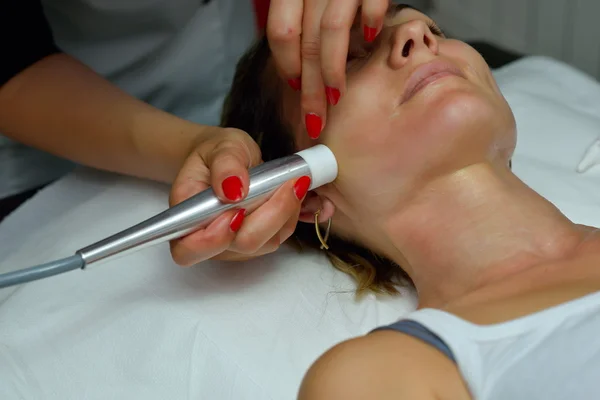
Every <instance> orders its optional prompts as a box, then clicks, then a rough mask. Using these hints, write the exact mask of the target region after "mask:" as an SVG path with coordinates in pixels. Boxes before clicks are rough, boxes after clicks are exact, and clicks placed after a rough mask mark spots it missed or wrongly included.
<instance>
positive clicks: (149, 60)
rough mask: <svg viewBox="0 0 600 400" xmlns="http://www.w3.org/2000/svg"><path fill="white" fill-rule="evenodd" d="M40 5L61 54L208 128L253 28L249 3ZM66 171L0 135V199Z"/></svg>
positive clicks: (72, 0) (68, 1) (126, 0)
mask: <svg viewBox="0 0 600 400" xmlns="http://www.w3.org/2000/svg"><path fill="white" fill-rule="evenodd" d="M42 4H43V7H44V14H45V15H46V18H47V19H48V22H49V24H50V27H51V29H52V33H53V35H54V40H55V42H56V44H57V46H58V47H59V48H60V49H61V50H63V51H64V52H65V53H67V54H69V55H71V56H73V57H75V58H77V59H79V60H80V61H82V62H83V63H84V64H86V65H88V66H89V67H91V68H92V69H93V70H95V71H96V72H97V73H99V74H100V75H102V76H104V77H105V78H107V79H108V80H110V81H111V82H113V83H114V84H115V85H117V86H119V87H120V88H122V89H124V90H125V91H126V92H128V93H130V94H132V95H133V96H135V97H137V98H139V99H141V100H144V101H146V102H148V103H150V104H152V105H154V106H156V107H158V108H161V109H163V110H166V111H168V112H170V113H173V114H175V115H177V116H180V117H182V118H185V119H188V120H191V121H194V122H197V123H201V124H207V125H216V124H218V122H219V115H220V111H221V107H222V104H223V100H224V97H225V95H226V93H227V91H228V89H229V86H230V84H231V81H232V79H233V74H234V70H235V64H236V62H237V60H238V59H239V57H240V56H241V55H242V54H243V53H244V51H245V50H246V49H247V48H248V47H249V46H250V44H251V43H252V41H253V40H254V39H255V38H256V32H257V29H256V22H255V21H256V19H255V13H254V8H253V4H252V2H251V1H250V0H210V1H207V0H42ZM57 96H60V93H57ZM40 134H44V132H40ZM71 168H72V164H70V163H68V162H66V161H64V160H60V159H57V158H55V157H52V156H50V155H48V154H45V153H42V152H39V151H37V150H34V149H31V148H27V147H24V146H22V145H19V144H16V143H14V142H11V141H9V140H8V139H7V138H5V137H2V136H0V199H1V198H4V197H8V196H10V195H12V194H16V193H20V192H23V191H26V190H28V189H31V188H34V187H37V186H39V185H42V184H44V183H47V182H49V181H51V180H53V179H56V178H57V177H60V176H61V175H62V174H64V173H65V172H67V171H69V170H70V169H71Z"/></svg>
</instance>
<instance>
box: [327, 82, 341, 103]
mask: <svg viewBox="0 0 600 400" xmlns="http://www.w3.org/2000/svg"><path fill="white" fill-rule="evenodd" d="M325 94H327V101H328V102H329V104H331V105H332V106H335V105H336V104H337V103H338V101H340V91H339V90H338V89H336V88H332V87H329V86H326V87H325Z"/></svg>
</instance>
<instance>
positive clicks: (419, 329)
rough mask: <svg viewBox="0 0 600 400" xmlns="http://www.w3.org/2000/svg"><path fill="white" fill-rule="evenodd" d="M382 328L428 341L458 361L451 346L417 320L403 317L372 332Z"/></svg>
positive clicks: (453, 360) (452, 359) (451, 358)
mask: <svg viewBox="0 0 600 400" xmlns="http://www.w3.org/2000/svg"><path fill="white" fill-rule="evenodd" d="M382 330H393V331H397V332H401V333H404V334H407V335H410V336H412V337H415V338H417V339H419V340H421V341H423V342H425V343H427V344H428V345H430V346H433V347H435V348H436V349H438V350H439V351H441V352H442V353H443V354H444V355H445V356H446V357H448V358H449V359H450V360H451V361H452V362H454V363H456V358H455V357H454V354H453V353H452V350H450V347H448V345H447V344H446V343H445V342H444V341H443V340H442V339H441V338H440V337H439V336H438V335H436V334H435V333H433V332H432V331H430V330H429V329H428V328H426V327H425V326H423V325H422V324H420V323H418V322H416V321H412V320H408V319H403V320H400V321H398V322H395V323H393V324H391V325H386V326H382V327H379V328H376V329H374V330H373V331H371V332H376V331H382Z"/></svg>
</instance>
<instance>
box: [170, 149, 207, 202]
mask: <svg viewBox="0 0 600 400" xmlns="http://www.w3.org/2000/svg"><path fill="white" fill-rule="evenodd" d="M209 182H210V171H209V170H208V167H207V166H206V164H205V163H204V160H203V159H202V157H201V156H200V154H198V152H196V151H193V152H192V153H190V155H189V156H188V158H187V159H186V160H185V162H184V164H183V166H182V167H181V169H180V170H179V173H178V174H177V177H176V178H175V180H174V181H173V185H172V186H171V192H170V194H169V206H170V207H173V206H174V205H175V204H178V203H181V202H182V201H184V200H187V199H188V198H190V197H192V196H193V195H195V194H198V193H200V192H201V191H203V190H205V189H207V188H208V187H209Z"/></svg>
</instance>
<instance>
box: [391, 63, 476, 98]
mask: <svg viewBox="0 0 600 400" xmlns="http://www.w3.org/2000/svg"><path fill="white" fill-rule="evenodd" d="M448 76H457V77H460V78H465V76H464V74H463V73H462V71H461V70H460V68H458V67H457V66H455V65H454V64H452V63H449V62H446V61H433V62H429V63H427V64H423V65H420V66H419V67H417V68H416V69H415V71H414V72H413V73H412V74H411V75H410V77H409V78H408V81H407V82H406V86H405V88H404V93H403V95H402V103H405V102H407V101H408V100H410V99H411V98H412V97H413V96H414V95H415V94H417V93H418V92H419V91H421V90H422V89H423V88H425V87H426V86H427V85H429V84H431V83H433V82H435V81H437V80H439V79H442V78H445V77H448Z"/></svg>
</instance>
